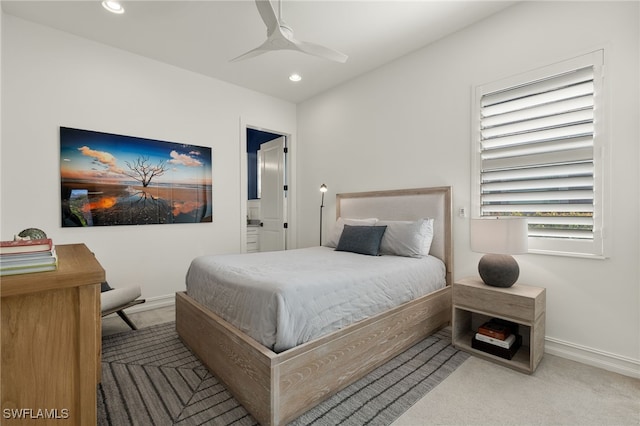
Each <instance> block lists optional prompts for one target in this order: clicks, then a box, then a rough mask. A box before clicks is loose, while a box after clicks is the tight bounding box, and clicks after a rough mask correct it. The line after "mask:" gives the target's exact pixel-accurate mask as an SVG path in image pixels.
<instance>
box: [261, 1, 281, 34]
mask: <svg viewBox="0 0 640 426" xmlns="http://www.w3.org/2000/svg"><path fill="white" fill-rule="evenodd" d="M256 7H257V8H258V12H259V13H260V17H261V18H262V21H263V22H264V24H265V25H266V26H267V34H268V35H270V34H271V33H272V32H273V31H274V30H275V29H276V28H278V27H279V26H280V23H279V22H278V17H277V16H276V11H275V10H273V5H272V4H271V1H270V0H256Z"/></svg>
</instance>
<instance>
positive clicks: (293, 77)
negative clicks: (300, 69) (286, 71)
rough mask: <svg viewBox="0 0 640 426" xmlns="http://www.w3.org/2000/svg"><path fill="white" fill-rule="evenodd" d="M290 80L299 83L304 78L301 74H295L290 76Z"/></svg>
mask: <svg viewBox="0 0 640 426" xmlns="http://www.w3.org/2000/svg"><path fill="white" fill-rule="evenodd" d="M289 80H291V81H293V82H298V81H300V80H302V76H301V75H300V74H296V73H293V74H291V75H290V76H289Z"/></svg>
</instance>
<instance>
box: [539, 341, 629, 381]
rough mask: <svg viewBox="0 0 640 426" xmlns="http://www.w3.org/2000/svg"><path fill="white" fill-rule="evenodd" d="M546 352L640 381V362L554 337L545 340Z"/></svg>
mask: <svg viewBox="0 0 640 426" xmlns="http://www.w3.org/2000/svg"><path fill="white" fill-rule="evenodd" d="M544 351H545V352H546V353H549V354H551V355H557V356H559V357H562V358H567V359H570V360H572V361H577V362H581V363H583V364H587V365H591V366H594V367H598V368H602V369H603V370H608V371H613V372H614V373H619V374H623V375H625V376H629V377H634V378H638V379H640V360H635V359H632V358H627V357H623V356H620V355H616V354H612V353H609V352H604V351H600V350H597V349H593V348H588V347H586V346H581V345H576V344H574V343H569V342H565V341H562V340H559V339H554V338H552V337H546V338H545V348H544Z"/></svg>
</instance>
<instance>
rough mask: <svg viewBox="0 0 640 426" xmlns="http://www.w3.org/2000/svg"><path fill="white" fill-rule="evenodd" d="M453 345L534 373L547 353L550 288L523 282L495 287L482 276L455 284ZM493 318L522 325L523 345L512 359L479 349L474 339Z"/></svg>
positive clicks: (519, 327)
mask: <svg viewBox="0 0 640 426" xmlns="http://www.w3.org/2000/svg"><path fill="white" fill-rule="evenodd" d="M452 304H453V313H452V327H451V328H452V335H451V340H452V342H453V345H454V346H455V347H457V348H459V349H462V350H464V351H467V352H470V353H472V354H473V355H476V356H478V357H480V358H484V359H487V360H490V361H493V362H496V363H498V364H502V365H504V366H506V367H510V368H513V369H515V370H518V371H520V372H523V373H527V374H531V373H533V372H534V371H535V370H536V367H537V366H538V364H539V363H540V360H541V359H542V354H543V353H544V336H545V333H544V327H545V310H546V289H544V288H541V287H533V286H528V285H522V284H514V285H513V286H511V287H508V288H500V287H491V286H488V285H486V284H485V283H483V282H482V280H481V279H480V278H464V279H461V280H458V281H456V282H455V283H454V284H453V302H452ZM492 318H499V319H503V320H507V321H511V322H514V323H517V324H518V334H520V335H521V336H522V346H521V347H520V349H518V351H517V352H516V353H515V355H514V356H513V358H512V359H506V358H502V357H499V356H496V355H493V354H490V353H488V352H485V351H482V350H479V349H475V348H473V347H472V346H471V340H472V339H473V336H474V335H475V333H476V331H477V330H478V327H479V326H480V325H482V324H483V323H485V322H486V321H489V320H490V319H492Z"/></svg>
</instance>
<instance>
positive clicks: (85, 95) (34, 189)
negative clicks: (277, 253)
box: [0, 14, 296, 302]
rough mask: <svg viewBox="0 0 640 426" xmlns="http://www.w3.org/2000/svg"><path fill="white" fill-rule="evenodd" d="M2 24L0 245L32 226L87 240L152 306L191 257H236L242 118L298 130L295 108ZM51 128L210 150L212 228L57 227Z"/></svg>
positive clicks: (58, 239) (112, 277) (63, 238)
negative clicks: (213, 254) (152, 140)
mask: <svg viewBox="0 0 640 426" xmlns="http://www.w3.org/2000/svg"><path fill="white" fill-rule="evenodd" d="M2 19H3V22H2V89H3V93H2V120H3V123H4V124H5V125H4V127H3V128H2V145H1V149H2V156H1V161H2V163H1V166H2V170H1V174H2V187H1V188H2V191H1V197H0V200H1V203H2V217H1V219H0V226H1V230H0V232H1V235H0V237H1V238H2V239H3V240H6V239H11V238H12V237H13V235H14V234H16V233H18V232H20V231H21V230H22V229H24V228H27V227H37V228H41V229H43V230H45V231H46V232H47V233H48V234H49V236H51V237H52V238H53V240H54V242H55V243H56V244H66V243H78V242H82V243H85V244H86V245H87V246H88V247H89V248H90V249H91V250H92V251H93V252H95V254H96V256H97V258H98V260H99V261H100V263H101V264H102V266H103V267H104V268H105V270H106V271H107V279H108V281H109V282H110V283H111V284H112V285H113V286H126V285H130V284H132V283H138V284H140V285H141V286H142V291H143V296H144V297H146V298H147V299H150V301H151V302H153V301H154V300H156V301H157V300H158V298H160V300H164V299H162V298H163V297H164V296H168V297H169V298H171V297H173V294H174V292H175V291H177V290H181V289H183V288H184V277H185V273H186V271H187V268H188V266H189V262H190V261H191V259H192V258H194V257H195V256H198V255H201V254H205V253H223V252H239V251H240V244H241V232H240V231H241V221H242V218H243V216H242V212H241V198H240V193H241V188H240V152H241V150H240V146H239V144H240V139H241V134H240V122H241V120H246V119H247V117H250V119H249V121H248V123H249V124H251V120H257V121H259V123H260V124H261V125H263V126H268V127H270V128H272V129H277V130H279V131H282V132H286V133H290V134H292V135H295V133H296V107H295V105H294V104H292V103H289V102H285V101H282V100H278V99H275V98H272V97H268V96H265V95H261V94H258V93H256V92H253V91H250V90H246V89H243V88H240V87H237V86H233V85H230V84H227V83H223V82H221V81H218V80H214V79H211V78H207V77H204V76H202V75H199V74H194V73H191V72H188V71H184V70H181V69H178V68H175V67H172V66H169V65H166V64H163V63H160V62H156V61H153V60H150V59H146V58H143V57H140V56H136V55H133V54H129V53H127V52H124V51H121V50H117V49H113V48H111V47H108V46H105V45H101V44H97V43H94V42H91V41H89V40H86V39H83V38H79V37H76V36H73V35H70V34H66V33H63V32H59V31H56V30H53V29H50V28H47V27H44V26H40V25H36V24H33V23H30V22H27V21H24V20H21V19H18V18H15V17H13V16H10V15H7V14H4V15H3V17H2ZM60 126H67V127H74V128H80V129H89V130H97V131H102V132H108V133H116V134H122V135H130V136H138V137H143V138H151V139H160V140H165V141H171V142H184V143H187V144H192V145H199V146H207V147H211V148H212V151H213V215H214V217H213V223H202V224H175V225H144V226H109V227H93V228H61V226H60V166H59V164H60V163H59V157H60V155H59V152H60V151H59V150H60V146H59V135H58V131H59V130H58V129H59V127H60ZM245 193H246V191H245ZM169 300H170V299H169Z"/></svg>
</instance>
